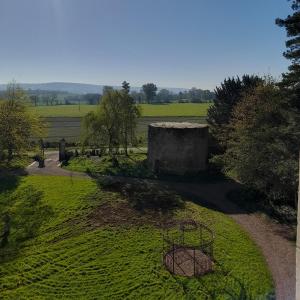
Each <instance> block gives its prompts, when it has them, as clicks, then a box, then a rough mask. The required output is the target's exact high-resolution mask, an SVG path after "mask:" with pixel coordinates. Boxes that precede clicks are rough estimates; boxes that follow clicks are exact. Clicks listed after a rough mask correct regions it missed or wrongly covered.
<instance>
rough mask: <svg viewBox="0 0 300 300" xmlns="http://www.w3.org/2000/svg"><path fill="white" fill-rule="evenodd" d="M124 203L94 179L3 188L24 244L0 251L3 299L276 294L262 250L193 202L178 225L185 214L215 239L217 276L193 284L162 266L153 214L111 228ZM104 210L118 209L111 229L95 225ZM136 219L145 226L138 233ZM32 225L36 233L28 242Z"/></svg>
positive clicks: (179, 213)
mask: <svg viewBox="0 0 300 300" xmlns="http://www.w3.org/2000/svg"><path fill="white" fill-rule="evenodd" d="M39 191H42V192H39ZM11 195H13V197H11ZM33 195H37V196H39V197H41V203H40V204H38V205H37V204H36V202H32V196H33ZM122 203H123V205H125V204H126V203H127V200H126V199H123V198H122V196H120V194H118V193H116V192H107V191H104V190H102V189H100V188H99V187H97V185H96V183H95V182H94V181H92V180H90V179H79V178H68V177H54V176H52V177H47V176H27V177H23V178H22V179H20V178H19V179H18V180H16V179H15V178H8V177H6V179H5V180H1V184H0V206H1V208H2V209H3V208H5V207H10V209H11V210H12V211H13V212H14V213H15V215H14V226H16V227H17V228H19V229H20V230H21V233H22V234H23V235H22V236H21V237H22V238H23V239H20V238H21V237H20V234H19V233H18V231H16V230H12V232H11V236H10V244H9V246H6V247H4V248H1V249H0V295H1V299H200V300H201V299H258V298H259V297H262V298H261V299H265V295H266V294H267V293H269V292H272V290H273V286H272V280H271V276H270V273H269V271H268V270H267V266H266V263H265V261H264V258H263V257H262V255H261V253H260V250H259V249H258V248H257V247H256V246H255V244H254V243H253V242H252V241H251V239H250V237H249V236H248V235H247V234H246V233H245V232H244V231H243V230H242V229H241V228H240V227H239V226H238V225H237V224H236V223H235V222H234V221H233V220H232V219H231V218H229V217H227V216H225V215H224V214H222V213H220V212H217V211H214V210H212V209H208V208H205V207H202V206H199V205H197V204H195V203H193V202H190V201H186V202H185V208H184V209H182V208H181V209H179V208H178V209H177V210H176V211H175V212H174V218H182V217H183V216H184V217H186V216H187V214H188V215H189V216H192V217H193V218H195V219H197V220H200V221H202V222H205V223H207V224H209V225H210V226H211V228H212V229H213V230H214V231H215V233H216V240H215V248H214V253H215V258H216V262H217V263H216V265H215V270H214V272H213V273H211V274H208V275H206V276H204V277H201V278H199V279H196V278H191V279H189V278H184V277H180V276H172V275H171V274H170V273H169V272H168V271H167V270H166V269H165V268H164V266H163V265H162V263H161V250H162V249H161V247H162V239H161V229H159V228H157V227H155V226H153V225H152V223H151V216H153V214H152V215H149V217H148V218H147V214H148V211H144V213H143V214H140V213H139V212H138V211H136V212H135V213H134V214H135V215H131V216H130V218H125V219H124V216H123V219H121V220H125V221H124V222H125V223H124V225H120V226H116V224H114V223H112V224H111V225H110V223H109V220H110V219H109V218H114V217H115V215H116V214H119V213H120V214H121V215H122V211H120V210H117V209H116V208H118V205H120V204H122ZM23 205H25V211H24V209H23V210H20V208H21V207H23ZM100 205H105V207H112V208H115V213H114V214H108V215H107V216H108V223H106V225H101V219H99V221H97V220H96V221H95V218H93V217H91V215H92V216H93V213H94V214H95V212H97V207H99V206H100ZM126 205H128V204H126ZM101 207H104V206H101ZM98 211H99V210H98ZM101 211H102V210H101ZM101 211H100V214H101ZM17 212H19V213H21V214H22V216H21V217H20V216H18V214H17ZM24 217H25V218H27V219H26V220H27V222H26V223H25V222H24V220H23V218H24ZM132 219H136V220H137V221H138V222H141V221H140V220H146V221H145V222H144V223H143V224H139V225H135V224H130V220H132ZM126 220H127V221H126ZM147 220H150V221H149V222H148V221H147ZM97 222H100V224H99V223H97ZM126 222H129V223H128V224H127V223H126ZM126 224H127V225H126ZM32 225H34V226H35V227H33V228H36V231H35V233H31V235H30V237H28V236H27V238H24V237H26V234H25V233H26V232H27V231H28V230H29V229H30V230H31V231H32ZM0 229H1V228H0ZM31 231H30V232H31ZM250 297H251V298H250Z"/></svg>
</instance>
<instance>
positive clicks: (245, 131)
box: [215, 82, 300, 205]
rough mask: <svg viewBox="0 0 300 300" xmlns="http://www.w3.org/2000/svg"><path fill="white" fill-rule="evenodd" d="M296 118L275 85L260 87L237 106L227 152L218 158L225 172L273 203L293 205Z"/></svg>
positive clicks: (267, 84) (231, 123) (295, 165)
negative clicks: (294, 122)
mask: <svg viewBox="0 0 300 300" xmlns="http://www.w3.org/2000/svg"><path fill="white" fill-rule="evenodd" d="M294 119H295V116H294V115H293V114H292V113H291V111H290V110H289V109H288V105H287V100H286V98H285V97H283V96H282V94H281V92H280V90H279V89H278V88H277V87H276V85H275V84H274V83H273V82H266V83H264V84H260V85H259V86H257V87H255V88H254V89H252V90H248V92H247V93H246V94H245V95H244V96H243V98H242V100H241V101H239V103H237V105H236V106H235V107H234V109H233V112H232V119H231V121H230V123H229V125H228V127H230V131H229V141H228V144H227V150H226V152H225V154H223V155H221V156H219V159H220V158H221V162H222V163H223V165H224V166H225V170H227V171H230V172H232V173H233V174H234V175H235V176H236V177H237V178H238V179H239V180H240V181H241V182H242V183H244V184H246V185H248V186H250V187H252V188H254V189H256V190H258V191H260V192H261V193H263V194H264V195H266V198H267V199H269V200H271V201H272V202H273V203H278V202H284V203H289V204H292V205H294V202H293V201H294V200H295V191H296V189H297V161H298V153H297V152H293V150H292V149H293V147H294V146H293V145H294V143H297V140H299V138H300V133H299V132H298V133H296V132H294V131H293V130H292V128H293V126H292V123H293V121H294ZM298 144H299V142H298ZM215 159H216V160H217V158H215Z"/></svg>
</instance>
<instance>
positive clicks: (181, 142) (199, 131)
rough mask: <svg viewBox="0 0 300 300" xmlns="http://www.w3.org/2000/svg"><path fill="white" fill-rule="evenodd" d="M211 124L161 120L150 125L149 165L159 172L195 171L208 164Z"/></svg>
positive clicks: (188, 172)
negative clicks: (209, 126) (209, 128)
mask: <svg viewBox="0 0 300 300" xmlns="http://www.w3.org/2000/svg"><path fill="white" fill-rule="evenodd" d="M207 148H208V126H207V125H204V124H198V123H186V122H184V123H179V122H161V123H152V124H150V125H149V127H148V165H149V167H150V169H151V170H152V171H154V172H156V173H168V174H176V175H187V174H196V173H198V172H199V171H203V170H205V169H206V166H207V154H208V153H207V152H208V150H207Z"/></svg>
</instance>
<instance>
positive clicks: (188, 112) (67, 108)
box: [31, 103, 211, 117]
mask: <svg viewBox="0 0 300 300" xmlns="http://www.w3.org/2000/svg"><path fill="white" fill-rule="evenodd" d="M210 105H211V104H209V103H172V104H141V105H140V107H141V110H142V115H143V116H145V117H160V116H161V117H164V116H170V117H172V116H173V117H174V116H175V117H177V116H183V117H184V116H185V117H188V116H199V117H201V116H202V117H203V116H206V113H207V109H208V107H209V106H210ZM96 108H97V106H96V105H80V106H78V105H56V106H37V107H32V108H31V109H32V110H33V111H35V112H36V113H37V114H39V115H40V116H42V117H83V116H85V115H86V114H87V113H88V112H90V111H93V110H95V109H96Z"/></svg>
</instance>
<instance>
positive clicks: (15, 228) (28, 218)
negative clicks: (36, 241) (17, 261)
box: [0, 186, 54, 262]
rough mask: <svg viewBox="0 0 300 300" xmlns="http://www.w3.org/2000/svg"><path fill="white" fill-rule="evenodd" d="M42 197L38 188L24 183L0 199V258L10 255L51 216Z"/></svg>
mask: <svg viewBox="0 0 300 300" xmlns="http://www.w3.org/2000/svg"><path fill="white" fill-rule="evenodd" d="M42 198H43V193H42V192H41V191H39V190H37V189H35V188H34V187H33V186H26V187H23V188H20V189H18V190H17V191H15V192H14V193H13V194H12V195H10V196H8V197H7V198H6V199H1V203H0V205H1V213H0V217H1V223H0V234H1V235H0V237H1V243H0V262H6V261H9V260H12V259H14V258H15V257H16V256H17V255H18V253H19V251H20V250H21V249H22V247H23V246H24V245H25V242H26V241H28V240H29V239H32V238H34V237H36V236H37V235H38V232H39V229H40V227H41V226H42V224H43V223H44V222H46V221H47V220H48V219H49V218H50V217H52V216H53V214H54V213H53V210H52V208H51V207H50V206H48V205H46V204H44V203H43V202H42ZM7 229H8V230H7ZM5 235H6V237H5Z"/></svg>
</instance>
